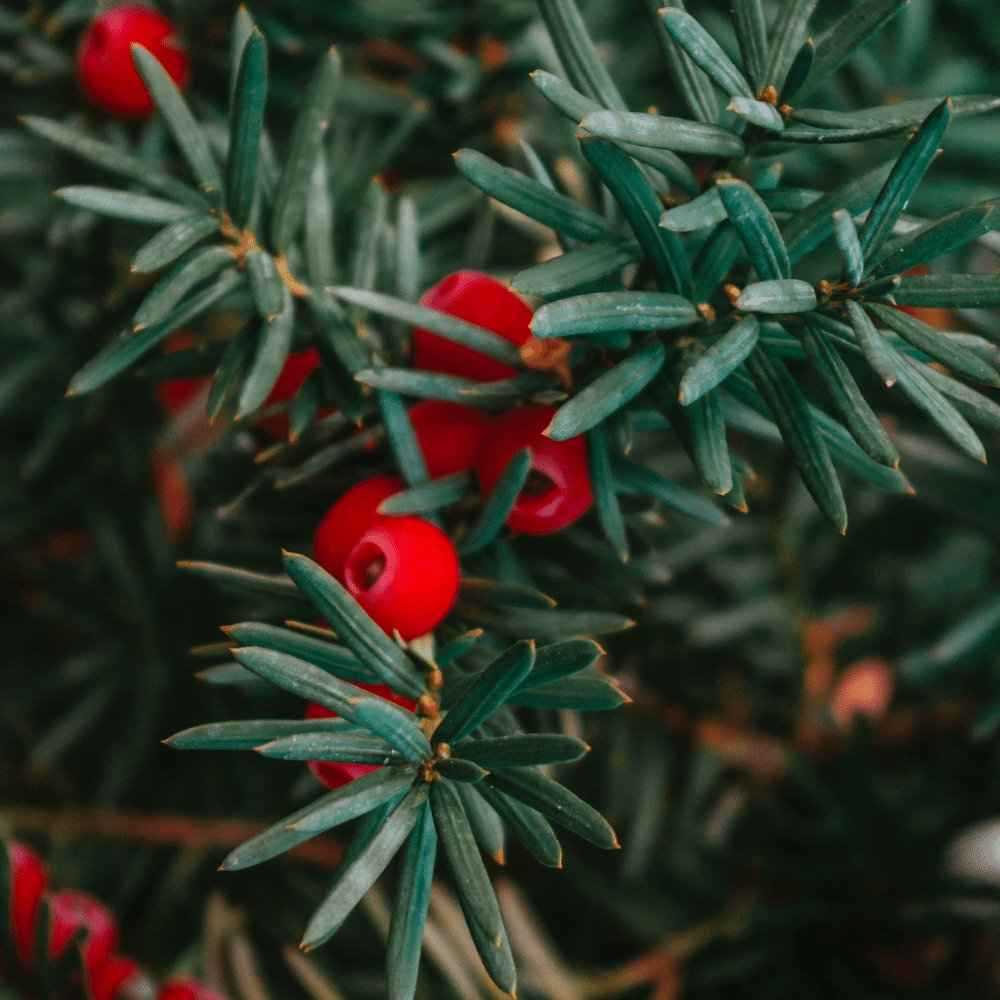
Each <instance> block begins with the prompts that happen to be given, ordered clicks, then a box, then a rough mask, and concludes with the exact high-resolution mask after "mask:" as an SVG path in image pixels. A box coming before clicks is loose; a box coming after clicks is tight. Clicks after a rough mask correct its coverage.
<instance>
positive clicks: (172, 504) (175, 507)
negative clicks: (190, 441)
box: [151, 448, 195, 542]
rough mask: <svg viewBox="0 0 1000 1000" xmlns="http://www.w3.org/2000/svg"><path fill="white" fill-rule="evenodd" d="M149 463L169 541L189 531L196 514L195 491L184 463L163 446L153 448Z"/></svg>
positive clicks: (175, 539)
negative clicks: (192, 490)
mask: <svg viewBox="0 0 1000 1000" xmlns="http://www.w3.org/2000/svg"><path fill="white" fill-rule="evenodd" d="M151 466H152V480H153V489H154V491H155V493H156V501H157V504H158V505H159V508H160V516H161V517H162V518H163V525H164V527H165V528H166V530H167V537H168V538H169V539H170V540H171V541H172V542H178V541H181V540H182V539H184V538H186V537H187V535H188V534H190V532H191V529H192V528H193V527H194V517H195V507H194V494H193V493H192V492H191V484H190V483H189V482H188V478H187V475H186V474H185V472H184V466H183V465H182V464H181V462H180V460H179V459H178V458H177V456H176V455H175V454H174V453H173V452H171V451H168V450H167V449H166V448H158V449H157V450H156V451H154V452H153V456H152V460H151Z"/></svg>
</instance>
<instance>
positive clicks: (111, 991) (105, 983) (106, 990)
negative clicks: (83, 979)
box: [90, 955, 152, 1000]
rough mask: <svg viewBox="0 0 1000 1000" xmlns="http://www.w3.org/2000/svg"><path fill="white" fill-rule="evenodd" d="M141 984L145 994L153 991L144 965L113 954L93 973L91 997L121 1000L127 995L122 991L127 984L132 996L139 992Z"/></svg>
mask: <svg viewBox="0 0 1000 1000" xmlns="http://www.w3.org/2000/svg"><path fill="white" fill-rule="evenodd" d="M140 985H142V987H143V995H149V994H151V993H152V987H151V986H150V985H149V981H148V978H147V976H146V974H145V973H144V972H143V970H142V966H141V965H140V964H139V963H138V962H136V961H134V960H133V959H131V958H123V957H122V956H121V955H112V956H111V957H110V958H109V959H108V960H107V961H106V962H105V963H104V964H103V965H101V966H99V967H98V968H97V969H95V970H94V971H93V972H92V973H91V976H90V997H91V1000H121V998H123V997H124V996H125V994H123V992H122V991H123V989H124V988H125V987H126V986H128V987H129V992H128V995H129V996H130V997H131V996H136V995H138V994H139V990H138V987H139V986H140Z"/></svg>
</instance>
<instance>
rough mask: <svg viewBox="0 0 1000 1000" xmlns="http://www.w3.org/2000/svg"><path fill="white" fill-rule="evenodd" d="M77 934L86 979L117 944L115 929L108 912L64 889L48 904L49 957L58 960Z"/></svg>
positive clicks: (104, 960)
mask: <svg viewBox="0 0 1000 1000" xmlns="http://www.w3.org/2000/svg"><path fill="white" fill-rule="evenodd" d="M80 930H83V931H84V937H83V940H82V942H81V943H80V953H81V954H82V955H83V964H84V966H85V968H86V970H87V973H88V975H90V976H93V975H94V974H95V973H96V972H97V970H98V969H99V968H100V967H101V966H102V965H104V963H105V962H107V960H108V958H109V957H110V956H111V953H112V951H114V947H115V944H116V943H117V942H118V928H117V927H116V926H115V918H114V917H113V916H112V914H111V911H110V910H109V909H108V908H107V907H106V906H105V905H104V904H103V903H101V902H99V901H98V900H96V899H94V897H93V896H88V895H87V894H86V893H85V892H77V891H76V890H75V889H66V890H64V891H62V892H57V893H56V894H55V895H54V896H53V897H52V898H51V899H50V900H49V955H50V957H51V958H59V957H60V956H61V955H62V954H63V953H64V952H65V951H66V948H67V946H68V945H69V942H70V940H71V939H72V938H73V936H74V935H75V934H76V933H77V932H78V931H80Z"/></svg>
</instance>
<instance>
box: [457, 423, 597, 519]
mask: <svg viewBox="0 0 1000 1000" xmlns="http://www.w3.org/2000/svg"><path fill="white" fill-rule="evenodd" d="M555 412H556V411H555V410H554V409H553V408H552V407H550V406H520V407H518V408H516V409H514V410H508V411H507V412H506V413H504V414H502V415H501V416H500V417H498V418H497V419H496V420H495V421H494V422H493V426H492V427H490V428H489V430H487V432H486V433H485V434H484V435H483V443H482V445H481V446H480V449H479V456H478V458H477V460H476V475H477V476H478V477H479V484H480V487H481V488H482V490H483V493H485V494H489V493H490V492H491V491H492V489H493V487H494V486H495V485H496V482H497V480H498V479H499V478H500V474H501V473H502V472H503V470H504V469H505V468H506V466H507V463H508V462H509V461H510V460H511V459H512V458H513V457H514V455H515V454H517V452H518V451H520V450H521V449H522V448H528V449H529V450H530V452H531V470H530V472H529V473H528V481H527V483H526V484H525V486H524V489H523V490H522V491H521V494H520V496H518V498H517V500H516V501H515V502H514V507H513V510H511V512H510V516H509V517H508V518H507V523H508V524H509V525H510V526H511V528H513V529H514V530H515V531H520V532H522V533H523V534H525V535H548V534H551V533H552V532H554V531H559V530H560V529H561V528H565V527H566V525H568V524H572V523H573V522H574V521H575V520H577V519H578V518H580V517H582V516H583V515H584V514H586V512H587V511H588V510H589V509H590V506H591V504H592V503H593V500H594V497H593V494H592V492H591V489H590V472H589V470H588V468H587V445H586V442H585V441H584V438H583V437H582V436H577V437H573V438H570V439H569V440H567V441H553V440H552V439H551V438H547V437H545V435H544V434H543V433H542V432H543V431H544V430H545V428H546V427H548V425H549V423H550V422H551V420H552V417H553V416H554V415H555Z"/></svg>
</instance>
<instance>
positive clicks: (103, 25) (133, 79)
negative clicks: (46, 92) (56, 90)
mask: <svg viewBox="0 0 1000 1000" xmlns="http://www.w3.org/2000/svg"><path fill="white" fill-rule="evenodd" d="M134 44H138V45H141V46H142V47H143V48H144V49H148V50H149V52H150V53H152V55H154V56H155V57H156V58H157V59H158V60H159V62H160V64H161V65H162V66H163V68H164V69H165V70H166V72H167V75H168V76H169V77H170V79H171V80H173V81H174V83H176V84H177V85H178V86H179V87H181V88H182V89H183V88H184V87H185V86H186V85H187V81H188V73H189V67H188V56H187V52H186V51H185V50H184V48H183V47H182V45H181V43H180V40H179V39H178V37H177V30H176V28H175V27H174V25H173V23H172V22H171V21H170V20H168V19H167V18H166V17H164V16H163V15H162V14H160V13H158V12H157V11H155V10H153V9H152V8H150V7H145V6H143V5H142V4H122V5H121V6H120V7H114V8H112V9H111V10H109V11H107V12H106V13H104V14H101V15H100V17H95V18H94V20H93V21H91V22H90V24H89V25H88V26H87V30H86V31H85V32H84V34H83V38H82V39H81V40H80V48H79V50H78V51H77V55H76V70H77V79H78V80H79V82H80V86H81V88H82V89H83V92H84V94H86V96H87V98H88V99H89V100H90V101H91V102H92V103H94V104H96V105H97V106H98V107H99V108H100V109H101V110H102V111H105V112H107V113H108V114H111V115H119V116H121V117H125V118H134V117H141V116H144V115H148V114H149V113H150V112H151V111H152V110H153V100H152V98H151V97H150V96H149V91H148V90H147V89H146V84H145V83H143V80H142V77H141V76H139V71H138V70H137V69H136V68H135V64H134V63H133V62H132V48H131V46H132V45H134Z"/></svg>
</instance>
